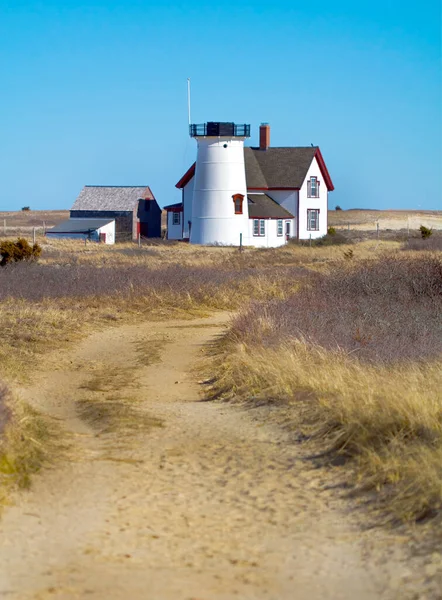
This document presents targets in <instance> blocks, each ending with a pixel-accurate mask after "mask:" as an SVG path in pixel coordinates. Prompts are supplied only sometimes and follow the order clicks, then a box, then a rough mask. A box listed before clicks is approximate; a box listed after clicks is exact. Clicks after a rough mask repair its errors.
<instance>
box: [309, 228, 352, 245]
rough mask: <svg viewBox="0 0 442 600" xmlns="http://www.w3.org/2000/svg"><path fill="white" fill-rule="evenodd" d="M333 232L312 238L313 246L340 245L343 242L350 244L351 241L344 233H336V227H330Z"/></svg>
mask: <svg viewBox="0 0 442 600" xmlns="http://www.w3.org/2000/svg"><path fill="white" fill-rule="evenodd" d="M330 229H331V230H333V232H330V231H328V232H327V234H326V235H324V236H322V237H321V238H318V239H316V240H312V245H313V246H339V245H341V244H350V243H351V242H350V241H349V240H348V239H347V238H346V237H345V236H344V235H342V233H336V229H335V228H334V227H330Z"/></svg>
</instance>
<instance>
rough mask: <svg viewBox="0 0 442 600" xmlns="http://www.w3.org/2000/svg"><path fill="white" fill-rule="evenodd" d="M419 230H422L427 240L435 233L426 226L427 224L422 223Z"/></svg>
mask: <svg viewBox="0 0 442 600" xmlns="http://www.w3.org/2000/svg"><path fill="white" fill-rule="evenodd" d="M419 231H420V232H421V236H422V239H423V240H426V239H427V238H429V237H431V236H432V235H433V230H432V229H429V228H428V227H425V225H421V226H420V227H419Z"/></svg>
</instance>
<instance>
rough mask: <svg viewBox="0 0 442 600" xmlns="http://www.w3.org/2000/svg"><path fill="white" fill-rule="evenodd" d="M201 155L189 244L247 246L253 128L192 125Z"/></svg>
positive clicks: (199, 154) (216, 123)
mask: <svg viewBox="0 0 442 600" xmlns="http://www.w3.org/2000/svg"><path fill="white" fill-rule="evenodd" d="M190 135H191V137H194V138H196V140H197V143H198V151H197V158H196V166H195V186H194V190H193V201H192V224H191V230H190V243H192V244H224V245H229V246H230V245H234V246H239V244H240V241H241V240H242V243H243V244H246V243H247V242H248V240H247V237H248V219H249V212H248V207H247V186H246V173H245V168H244V140H245V139H246V138H248V137H250V125H236V124H235V123H220V122H208V123H204V124H202V125H190Z"/></svg>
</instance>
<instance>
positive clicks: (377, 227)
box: [376, 221, 379, 239]
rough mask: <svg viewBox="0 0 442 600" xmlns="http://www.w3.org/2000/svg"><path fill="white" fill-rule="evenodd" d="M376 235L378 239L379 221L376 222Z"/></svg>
mask: <svg viewBox="0 0 442 600" xmlns="http://www.w3.org/2000/svg"><path fill="white" fill-rule="evenodd" d="M376 233H377V236H378V239H379V221H377V222H376Z"/></svg>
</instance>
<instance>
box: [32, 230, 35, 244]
mask: <svg viewBox="0 0 442 600" xmlns="http://www.w3.org/2000/svg"><path fill="white" fill-rule="evenodd" d="M32 243H33V244H35V227H33V228H32Z"/></svg>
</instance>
